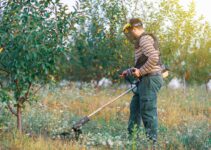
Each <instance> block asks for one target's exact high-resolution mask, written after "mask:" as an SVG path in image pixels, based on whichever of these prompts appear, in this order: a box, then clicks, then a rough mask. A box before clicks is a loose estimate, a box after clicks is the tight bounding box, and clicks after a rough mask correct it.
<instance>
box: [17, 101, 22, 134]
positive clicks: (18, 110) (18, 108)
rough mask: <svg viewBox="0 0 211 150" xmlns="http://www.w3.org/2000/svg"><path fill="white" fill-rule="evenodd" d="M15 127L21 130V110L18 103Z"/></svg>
mask: <svg viewBox="0 0 211 150" xmlns="http://www.w3.org/2000/svg"><path fill="white" fill-rule="evenodd" d="M17 128H18V131H20V132H22V112H21V106H20V105H19V104H18V105H17Z"/></svg>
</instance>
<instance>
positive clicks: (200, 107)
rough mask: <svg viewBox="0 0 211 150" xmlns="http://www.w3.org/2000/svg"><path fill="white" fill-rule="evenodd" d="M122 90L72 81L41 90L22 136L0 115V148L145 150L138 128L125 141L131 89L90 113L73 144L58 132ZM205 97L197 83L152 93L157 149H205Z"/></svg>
mask: <svg viewBox="0 0 211 150" xmlns="http://www.w3.org/2000/svg"><path fill="white" fill-rule="evenodd" d="M123 91H124V90H121V89H116V88H114V87H113V88H110V89H102V90H96V89H93V88H91V87H89V86H85V87H83V89H78V88H77V87H75V86H74V85H72V86H71V87H65V88H55V89H53V91H48V92H47V93H46V92H44V91H42V92H41V93H40V97H39V98H40V99H41V100H40V101H39V102H38V103H35V104H32V106H27V107H26V109H25V113H24V114H23V126H24V132H25V134H24V135H23V134H19V133H18V132H17V131H15V129H14V128H15V123H16V122H15V118H14V117H13V116H11V114H10V113H9V112H8V111H7V110H4V111H3V112H2V113H1V116H0V149H3V150H4V149H17V150H19V149H20V150H33V149H39V150H40V149H43V150H48V149H52V150H54V149H147V148H149V147H148V146H149V145H150V143H148V141H147V139H146V138H145V135H144V129H141V130H140V133H139V138H134V140H132V141H130V140H128V137H127V136H128V135H127V130H126V129H127V121H128V116H129V103H130V98H131V96H132V93H130V94H128V95H126V96H124V97H122V98H121V99H120V100H119V101H117V102H115V103H113V104H112V105H111V106H109V107H107V108H105V109H104V110H103V111H101V112H100V113H99V114H97V115H96V116H94V117H93V118H92V121H90V122H89V123H88V124H87V125H85V126H84V127H83V131H84V134H83V136H82V137H81V139H80V140H79V141H78V142H76V141H69V140H62V139H61V137H59V136H58V133H61V132H63V131H69V129H70V128H71V125H72V124H73V123H74V122H75V121H77V120H79V119H80V118H81V117H84V116H85V115H87V114H89V113H91V112H92V111H94V110H96V109H97V108H98V107H100V106H101V105H103V104H104V103H106V102H107V101H108V100H110V99H112V98H114V97H116V96H117V95H119V94H120V93H122V92H123ZM43 93H46V94H43ZM210 96H211V95H210V93H207V92H206V91H205V90H204V89H203V88H201V87H190V88H188V89H186V91H185V93H184V91H183V90H175V91H171V90H169V89H167V88H165V87H163V88H162V90H161V91H160V93H159V96H158V115H159V139H158V149H181V150H183V149H187V150H189V149H193V150H195V149H196V150H198V149H199V150H201V149H205V150H206V149H207V150H209V149H211V119H210V118H211V99H210ZM137 139H138V140H137Z"/></svg>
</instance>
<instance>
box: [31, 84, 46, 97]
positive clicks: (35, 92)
mask: <svg viewBox="0 0 211 150" xmlns="http://www.w3.org/2000/svg"><path fill="white" fill-rule="evenodd" d="M43 87H44V85H43V86H40V87H39V88H38V89H37V90H36V91H35V92H34V93H33V95H35V94H37V92H38V91H39V90H40V89H41V88H43Z"/></svg>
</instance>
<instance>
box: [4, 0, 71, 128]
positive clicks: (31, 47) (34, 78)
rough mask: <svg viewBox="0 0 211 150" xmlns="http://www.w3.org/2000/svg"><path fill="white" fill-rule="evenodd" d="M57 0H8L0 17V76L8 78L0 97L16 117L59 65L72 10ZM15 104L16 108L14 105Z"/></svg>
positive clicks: (56, 70)
mask: <svg viewBox="0 0 211 150" xmlns="http://www.w3.org/2000/svg"><path fill="white" fill-rule="evenodd" d="M66 10H67V7H66V6H62V5H61V3H60V1H59V0H56V1H46V0H21V1H12V0H11V1H7V4H6V5H5V7H4V10H3V16H2V19H1V21H0V34H1V36H0V77H1V79H4V81H7V83H6V84H2V87H1V89H0V98H1V101H3V102H4V103H6V104H7V107H8V109H9V110H10V111H11V113H12V114H13V115H15V116H16V117H17V128H18V130H19V131H22V124H21V114H22V111H23V108H24V106H25V104H26V102H28V103H31V102H32V101H34V100H35V99H34V95H35V94H36V92H37V91H38V90H39V88H36V86H35V85H37V84H38V85H44V84H46V83H48V82H51V81H52V80H53V79H54V77H55V76H56V75H57V73H58V71H59V68H58V65H57V61H58V60H59V58H61V57H62V56H63V55H64V54H67V53H69V52H68V51H67V43H68V39H69V37H68V36H69V32H70V30H71V28H72V24H71V15H72V13H71V14H68V13H66ZM14 108H16V110H15V109H14Z"/></svg>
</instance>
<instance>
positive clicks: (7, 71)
mask: <svg viewBox="0 0 211 150" xmlns="http://www.w3.org/2000/svg"><path fill="white" fill-rule="evenodd" d="M0 70H1V71H4V72H6V73H7V74H9V73H10V72H9V71H7V70H5V69H2V68H0Z"/></svg>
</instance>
